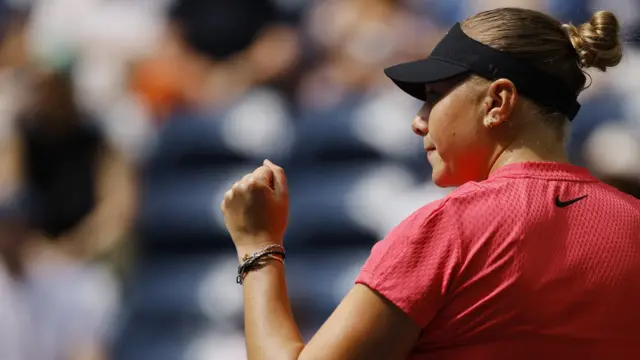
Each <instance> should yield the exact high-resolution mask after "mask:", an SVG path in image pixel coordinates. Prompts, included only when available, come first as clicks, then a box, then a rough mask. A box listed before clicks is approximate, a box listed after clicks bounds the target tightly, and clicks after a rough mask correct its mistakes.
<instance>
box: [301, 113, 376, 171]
mask: <svg viewBox="0 0 640 360" xmlns="http://www.w3.org/2000/svg"><path fill="white" fill-rule="evenodd" d="M359 105H360V104H359V103H358V102H352V101H346V102H344V103H343V104H341V105H340V106H337V107H336V108H334V109H331V110H326V111H315V112H312V111H309V112H303V114H302V115H301V116H300V118H299V119H298V121H297V123H298V128H297V136H296V144H295V146H294V149H293V152H292V155H291V156H292V161H293V162H294V163H296V164H309V163H311V162H314V163H325V162H345V161H356V160H358V161H360V160H371V159H379V158H380V157H381V155H380V154H379V153H378V152H377V151H376V150H375V149H373V148H371V147H370V146H368V145H367V144H364V143H363V142H362V141H361V140H359V138H358V137H357V136H356V133H355V130H354V128H353V125H354V123H353V121H352V118H353V115H354V113H355V112H356V111H357V110H358V108H359Z"/></svg>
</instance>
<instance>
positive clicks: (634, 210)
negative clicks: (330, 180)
mask: <svg viewBox="0 0 640 360" xmlns="http://www.w3.org/2000/svg"><path fill="white" fill-rule="evenodd" d="M618 33H619V24H618V21H617V20H616V18H615V16H614V15H613V14H611V13H610V12H598V13H596V14H595V15H594V16H593V17H592V18H591V20H590V21H589V22H588V23H586V24H582V25H580V26H579V27H574V26H573V25H570V24H567V25H562V24H560V23H559V22H558V21H556V20H554V19H552V18H551V17H549V16H546V15H544V14H541V13H539V12H535V11H531V10H523V9H514V8H504V9H497V10H491V11H488V12H483V13H480V14H477V15H475V16H472V17H470V18H468V19H467V20H465V21H464V22H463V23H462V24H456V25H455V26H453V27H452V28H451V30H450V31H449V32H448V34H447V35H446V36H445V37H444V38H443V39H442V40H441V42H440V43H439V44H438V45H437V46H436V48H435V49H434V50H433V52H432V53H431V55H430V56H429V57H428V58H427V59H424V60H420V61H416V62H411V63H406V64H401V65H397V66H394V67H391V68H389V69H387V70H386V74H387V75H388V76H389V77H390V78H391V79H392V80H393V81H394V82H395V83H396V84H397V85H398V86H399V87H400V88H401V89H402V90H404V91H405V92H407V93H408V94H410V95H412V96H414V97H416V98H419V99H421V100H424V106H423V107H422V109H421V110H420V112H419V113H418V115H417V116H416V117H415V119H414V120H413V123H412V127H413V131H414V132H415V133H416V134H417V135H419V136H421V137H423V138H424V148H425V151H426V152H427V158H428V160H429V162H430V163H431V165H432V167H433V175H432V176H433V181H434V182H435V183H436V184H438V185H440V186H458V188H457V189H456V190H455V191H454V192H452V193H451V194H450V195H449V196H447V197H445V198H444V199H442V200H439V201H436V202H433V203H430V204H428V205H426V206H424V207H422V208H421V209H419V210H417V211H416V212H415V213H413V214H412V215H410V216H409V217H408V218H407V219H405V220H404V221H402V223H400V224H399V225H398V226H397V227H396V228H394V229H393V230H392V231H391V232H390V233H389V234H388V235H387V237H386V238H385V239H384V240H383V241H380V242H379V243H377V244H376V245H375V246H374V247H373V250H372V251H371V255H370V257H369V259H368V260H367V262H366V263H365V265H364V266H363V268H362V270H361V273H360V275H359V276H358V278H357V280H356V285H355V286H354V287H353V289H352V290H351V291H350V293H349V294H348V295H347V296H346V298H345V299H344V300H343V301H342V303H341V304H340V305H339V306H338V308H337V309H336V310H335V312H334V314H332V315H331V317H330V318H329V319H328V320H327V322H326V323H325V324H324V325H323V326H322V327H321V329H320V330H319V331H318V332H317V334H316V335H315V336H314V337H313V338H312V339H311V340H310V342H309V343H308V344H306V345H305V344H304V343H303V341H302V339H301V337H300V333H299V331H298V328H297V326H296V324H295V322H294V319H293V317H292V315H291V311H290V306H289V299H288V297H287V292H286V283H285V272H284V267H283V263H282V261H281V260H283V257H284V248H283V247H282V245H283V244H282V236H283V234H284V232H285V227H286V224H287V213H288V198H287V184H286V178H285V174H284V172H283V170H282V169H281V168H280V167H278V166H276V165H274V164H272V163H271V162H269V161H265V163H264V166H262V167H260V168H258V169H257V170H256V171H255V172H253V173H252V174H249V175H247V176H245V177H244V178H243V179H241V180H240V181H238V182H237V183H236V184H235V185H234V186H233V187H232V189H231V190H230V191H229V192H228V193H227V194H226V196H225V199H224V201H223V203H222V211H223V213H224V215H225V221H226V226H227V228H228V230H229V232H230V234H231V237H232V238H233V241H234V243H235V245H236V248H237V251H238V255H239V259H240V263H241V266H240V267H239V276H238V278H237V281H238V282H239V283H242V284H243V286H244V308H245V321H246V323H245V325H246V341H247V351H248V357H249V359H251V360H255V359H269V360H290V359H332V360H341V359H345V360H346V359H367V360H373V359H420V360H426V359H440V360H442V359H447V360H458V359H465V360H468V359H472V360H484V359H491V360H502V359H509V360H511V359H520V360H521V359H536V360H537V359H545V360H552V359H616V360H622V359H640V202H639V201H638V200H636V199H634V198H632V197H630V196H627V195H625V194H623V193H621V192H619V191H617V190H615V189H614V188H612V187H609V186H607V185H605V184H603V183H601V182H600V181H598V180H597V179H595V178H594V177H592V176H591V175H590V174H589V172H588V171H587V170H585V169H582V168H580V167H577V166H573V165H571V164H569V162H568V161H567V157H566V155H565V152H564V150H563V129H564V128H565V125H566V123H567V122H568V121H571V120H572V119H573V118H574V117H575V116H576V114H577V113H578V110H579V108H580V105H579V104H578V102H577V96H578V94H579V93H580V92H581V91H582V90H583V89H584V87H585V82H586V80H585V74H584V72H583V71H584V69H586V68H590V67H594V68H597V69H600V70H603V71H604V70H605V69H606V68H607V67H610V66H614V65H616V64H618V63H619V62H620V60H621V45H620V43H619V34H618ZM327 266H331V265H330V264H327Z"/></svg>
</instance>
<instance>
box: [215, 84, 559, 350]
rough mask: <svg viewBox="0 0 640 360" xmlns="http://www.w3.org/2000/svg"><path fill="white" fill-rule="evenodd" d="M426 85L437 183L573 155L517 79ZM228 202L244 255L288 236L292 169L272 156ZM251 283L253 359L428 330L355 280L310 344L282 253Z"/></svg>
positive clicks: (383, 343)
mask: <svg viewBox="0 0 640 360" xmlns="http://www.w3.org/2000/svg"><path fill="white" fill-rule="evenodd" d="M426 90H427V92H428V94H429V96H428V100H427V102H426V103H425V104H424V106H423V107H422V109H421V110H420V111H419V113H418V115H417V116H416V117H415V118H414V119H413V121H412V129H413V131H414V132H415V133H416V134H417V135H419V136H421V137H423V138H424V147H425V149H426V150H428V155H427V157H428V159H429V162H430V163H431V165H432V167H433V174H432V178H433V181H434V182H435V183H436V184H437V185H439V186H457V185H461V184H463V183H465V182H468V181H482V180H484V179H486V178H487V177H488V176H489V175H490V174H491V173H492V172H493V171H495V170H496V169H498V168H499V167H501V166H504V165H507V164H512V163H518V162H524V161H554V162H567V159H566V156H565V154H564V150H563V146H562V136H561V135H560V134H559V133H558V131H557V130H555V129H553V128H552V127H550V126H548V125H545V124H543V122H542V121H540V120H541V119H539V118H536V117H535V115H533V114H535V111H534V110H535V108H534V107H533V106H534V105H532V104H531V103H530V102H529V101H528V100H526V99H525V98H522V97H519V96H518V93H517V91H516V88H515V86H514V85H513V83H511V82H510V81H509V80H506V79H500V80H496V81H494V82H491V83H490V82H488V81H484V80H478V79H475V78H471V79H468V80H466V81H463V82H462V83H460V82H458V83H456V82H452V81H449V82H443V83H441V84H436V85H432V86H428V87H427V88H426ZM221 207H222V212H223V214H224V218H225V223H226V226H227V229H228V230H229V233H230V234H231V237H232V239H233V241H234V244H235V246H236V249H237V252H238V258H239V259H241V258H242V257H243V256H244V255H245V254H253V253H254V252H256V251H259V250H261V249H263V248H264V247H265V246H267V245H270V244H279V245H282V236H283V234H284V231H285V228H286V224H287V218H288V212H289V198H288V188H287V182H286V176H285V173H284V170H283V169H282V168H280V167H278V166H277V165H275V164H273V163H271V162H269V161H268V160H265V162H264V165H263V166H261V167H259V168H258V169H256V170H255V171H254V172H253V173H251V174H247V175H246V176H245V177H243V178H242V179H241V180H239V181H238V182H237V183H235V184H234V185H233V187H232V188H231V190H229V191H228V192H227V194H226V195H225V198H224V200H223V202H222V205H221ZM243 289H244V301H245V302H244V309H245V329H246V330H245V331H246V343H247V355H248V358H249V359H251V360H257V359H283V360H292V359H332V360H355V359H403V358H406V357H407V356H408V355H409V354H410V352H411V349H412V348H413V347H414V346H415V344H416V342H417V340H418V339H419V336H420V331H421V329H420V327H419V326H418V325H417V324H415V323H414V322H413V321H412V320H411V319H410V318H409V317H408V316H407V315H406V314H405V313H403V312H402V311H401V310H400V309H398V308H397V307H396V306H395V305H394V304H392V303H391V302H389V301H388V300H386V299H385V298H383V297H382V296H380V295H379V294H377V293H376V292H375V291H373V290H371V289H369V288H368V287H366V286H363V285H355V286H354V287H353V289H352V290H351V291H350V292H349V294H348V295H347V296H346V297H345V298H344V300H343V301H342V303H341V304H340V305H339V306H338V308H337V309H336V310H335V312H334V313H333V314H332V315H331V316H330V317H329V319H328V320H327V322H326V323H325V324H324V325H323V326H322V327H321V328H320V330H319V331H318V332H317V333H316V334H315V336H314V337H313V338H312V339H311V341H310V342H309V343H308V344H306V345H305V344H304V343H303V341H302V338H301V337H300V332H299V330H298V327H297V325H296V324H295V321H294V319H293V316H292V314H291V307H290V303H289V298H288V296H287V286H286V281H285V272H284V266H283V264H281V263H280V262H277V261H272V262H270V263H269V264H268V266H266V267H264V268H262V269H260V270H259V271H255V272H251V273H249V274H248V275H247V277H246V278H245V282H244V285H243ZM436 311H437V309H432V312H433V313H434V314H435V312H436Z"/></svg>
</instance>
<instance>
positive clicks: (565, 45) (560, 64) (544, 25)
mask: <svg viewBox="0 0 640 360" xmlns="http://www.w3.org/2000/svg"><path fill="white" fill-rule="evenodd" d="M461 25H462V30H463V31H464V32H465V33H466V34H467V35H468V36H469V37H471V38H473V39H474V40H476V41H479V42H481V43H483V44H485V45H487V46H490V47H492V48H494V49H497V50H500V51H504V52H508V53H511V54H512V55H513V56H515V57H516V58H519V59H521V60H523V61H526V62H528V63H529V64H531V65H533V66H535V67H536V68H538V69H540V70H542V71H544V72H546V73H548V74H550V75H553V76H555V77H556V78H558V79H560V80H562V81H563V82H564V83H565V84H566V85H567V86H568V87H569V89H571V90H572V91H575V93H576V95H577V94H579V93H580V92H581V91H582V90H584V89H585V84H586V81H587V75H586V73H585V71H584V70H585V69H587V68H596V69H599V70H601V71H605V70H606V69H607V68H608V67H612V66H615V65H618V64H619V63H620V60H621V59H622V44H621V41H620V24H619V22H618V20H617V19H616V17H615V15H614V14H612V13H611V12H608V11H598V12H596V13H595V14H594V15H593V16H592V17H591V20H590V21H589V22H587V23H584V24H582V25H579V26H578V27H576V26H574V25H571V24H561V23H560V22H559V21H558V20H556V19H554V18H552V17H551V16H548V15H546V14H543V13H541V12H538V11H534V10H527V9H519V8H500V9H495V10H489V11H484V12H481V13H479V14H477V15H474V16H471V17H470V18H468V19H466V20H465V21H464V22H462V24H461Z"/></svg>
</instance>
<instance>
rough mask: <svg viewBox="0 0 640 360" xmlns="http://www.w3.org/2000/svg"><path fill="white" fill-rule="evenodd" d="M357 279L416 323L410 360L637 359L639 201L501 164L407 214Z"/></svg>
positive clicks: (572, 176)
mask: <svg viewBox="0 0 640 360" xmlns="http://www.w3.org/2000/svg"><path fill="white" fill-rule="evenodd" d="M585 195H586V197H584V198H582V199H580V200H578V201H575V202H573V203H570V204H569V202H570V201H571V200H573V199H577V198H580V197H583V196H585ZM356 283H360V284H364V285H366V286H368V287H369V288H371V289H373V290H375V291H377V292H378V293H380V294H381V295H383V296H385V297H386V298H387V299H389V300H390V301H391V302H393V303H394V304H395V305H396V306H398V307H399V308H400V309H402V310H403V311H404V312H405V313H407V314H408V315H409V316H410V317H411V318H412V319H413V320H414V321H415V322H416V323H417V324H418V325H420V327H421V328H422V329H423V331H422V334H421V336H420V339H419V341H418V343H417V344H416V346H415V348H414V349H413V351H412V354H411V356H409V359H415V360H418V359H419V360H427V359H438V360H454V359H455V360H458V359H465V360H466V359H473V360H484V359H491V360H501V359H505V360H506V359H510V360H511V359H544V360H553V359H563V360H565V359H616V360H621V359H640V201H638V200H636V199H634V198H632V197H630V196H628V195H625V194H623V193H621V192H619V191H617V190H615V189H614V188H612V187H610V186H608V185H606V184H603V183H601V182H599V181H598V180H597V179H595V178H594V177H592V176H591V175H590V174H589V173H588V171H587V170H585V169H582V168H579V167H576V166H573V165H562V164H555V163H521V164H512V165H507V166H504V167H502V168H500V169H498V170H497V171H496V172H495V173H494V174H492V176H491V177H490V178H489V179H488V180H486V181H482V182H479V183H467V184H465V185H464V186H462V187H460V188H458V189H457V190H456V191H454V192H452V193H451V194H450V195H449V196H447V197H445V198H444V199H442V200H439V201H435V202H433V203H430V204H428V205H426V206H424V207H423V208H421V209H419V210H418V211H416V212H415V213H413V214H412V215H410V216H409V217H408V218H407V219H405V220H404V221H403V222H402V223H401V224H400V225H398V226H397V227H396V228H395V229H393V230H392V231H391V232H390V233H389V234H388V235H387V237H386V238H385V239H384V240H383V241H380V242H379V243H377V244H376V245H375V246H374V247H373V249H372V251H371V256H370V257H369V259H368V260H367V262H366V263H365V265H364V266H363V268H362V271H361V273H360V275H359V277H358V279H357V280H356Z"/></svg>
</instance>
